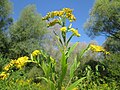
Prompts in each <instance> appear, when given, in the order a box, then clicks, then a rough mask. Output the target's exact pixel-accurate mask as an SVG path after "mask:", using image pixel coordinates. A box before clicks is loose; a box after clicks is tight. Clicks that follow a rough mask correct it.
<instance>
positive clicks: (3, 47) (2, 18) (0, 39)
mask: <svg viewBox="0 0 120 90" xmlns="http://www.w3.org/2000/svg"><path fill="white" fill-rule="evenodd" d="M11 10H12V7H11V3H10V2H9V0H0V53H2V54H6V53H8V38H7V34H6V33H7V30H8V27H9V26H10V25H11V23H12V21H13V20H12V18H11V16H10V15H11Z"/></svg>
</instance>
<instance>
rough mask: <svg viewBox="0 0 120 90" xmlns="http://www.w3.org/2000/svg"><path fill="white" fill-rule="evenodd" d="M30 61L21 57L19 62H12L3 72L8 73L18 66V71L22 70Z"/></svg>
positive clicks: (25, 57)
mask: <svg viewBox="0 0 120 90" xmlns="http://www.w3.org/2000/svg"><path fill="white" fill-rule="evenodd" d="M27 61H28V57H27V56H24V57H20V58H18V59H17V60H11V62H10V63H9V64H7V65H6V66H5V67H4V68H3V70H5V71H8V70H9V69H10V68H11V67H13V66H16V67H17V68H18V69H21V68H22V67H23V66H24V65H25V63H26V62H27Z"/></svg>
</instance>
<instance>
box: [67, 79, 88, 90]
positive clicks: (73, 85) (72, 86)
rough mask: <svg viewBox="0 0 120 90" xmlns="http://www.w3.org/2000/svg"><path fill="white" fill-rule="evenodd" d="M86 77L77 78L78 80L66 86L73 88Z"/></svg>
mask: <svg viewBox="0 0 120 90" xmlns="http://www.w3.org/2000/svg"><path fill="white" fill-rule="evenodd" d="M85 78H86V77H83V78H81V79H79V80H77V81H76V82H74V83H72V84H71V85H70V86H69V87H67V88H66V90H72V89H73V88H75V87H76V86H77V85H78V84H79V83H80V82H81V81H82V80H84V79H85Z"/></svg>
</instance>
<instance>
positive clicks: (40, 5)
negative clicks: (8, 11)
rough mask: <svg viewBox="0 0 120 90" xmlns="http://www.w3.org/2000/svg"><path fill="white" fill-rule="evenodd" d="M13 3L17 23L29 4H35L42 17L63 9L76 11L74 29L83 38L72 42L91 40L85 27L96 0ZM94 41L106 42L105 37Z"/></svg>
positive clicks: (20, 1)
mask: <svg viewBox="0 0 120 90" xmlns="http://www.w3.org/2000/svg"><path fill="white" fill-rule="evenodd" d="M10 1H11V2H12V3H13V18H14V20H15V21H16V20H17V19H18V18H19V16H20V13H21V11H22V10H23V9H24V7H26V6H27V5H29V4H35V5H36V8H37V11H38V12H39V13H40V14H41V15H42V16H44V15H46V13H48V12H50V11H54V10H60V9H62V8H65V7H66V8H71V9H74V11H73V14H74V15H75V17H76V18H77V20H76V22H74V23H73V27H74V28H78V30H79V33H80V34H81V37H79V38H78V37H74V38H73V39H72V42H76V41H80V42H86V43H89V42H90V41H91V39H90V38H89V37H88V36H87V35H86V34H85V32H84V29H83V25H84V23H85V22H86V20H87V18H88V17H89V12H90V10H91V8H92V6H93V4H94V2H95V0H10ZM94 40H96V41H97V42H98V44H99V45H102V43H103V42H104V41H105V38H104V37H103V36H99V37H96V38H95V39H94Z"/></svg>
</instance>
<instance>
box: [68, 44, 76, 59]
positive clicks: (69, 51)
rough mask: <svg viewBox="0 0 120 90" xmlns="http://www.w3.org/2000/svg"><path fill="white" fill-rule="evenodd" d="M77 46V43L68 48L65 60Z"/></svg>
mask: <svg viewBox="0 0 120 90" xmlns="http://www.w3.org/2000/svg"><path fill="white" fill-rule="evenodd" d="M77 45H78V42H76V43H75V44H74V45H73V46H71V47H70V49H69V50H68V53H67V58H68V57H69V56H70V54H71V53H72V51H73V50H74V49H75V47H76V46H77Z"/></svg>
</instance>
